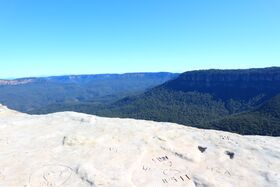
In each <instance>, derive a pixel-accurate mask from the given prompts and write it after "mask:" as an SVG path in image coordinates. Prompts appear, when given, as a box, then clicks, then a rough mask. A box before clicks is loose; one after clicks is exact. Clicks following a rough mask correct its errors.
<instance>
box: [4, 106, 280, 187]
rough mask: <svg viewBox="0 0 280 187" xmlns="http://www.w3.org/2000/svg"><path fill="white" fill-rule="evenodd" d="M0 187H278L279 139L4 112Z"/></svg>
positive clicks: (84, 117)
mask: <svg viewBox="0 0 280 187" xmlns="http://www.w3.org/2000/svg"><path fill="white" fill-rule="evenodd" d="M0 186H1V187H14V186H15V187H54V186H65V187H84V186H85V187H86V186H96V187H161V186H163V187H188V186H189V187H195V186H196V187H206V186H209V187H212V186H218V187H227V186H232V187H239V186H241V187H246V186H248V187H251V186H254V187H258V186H259V187H262V186H267V187H272V186H280V138H279V137H262V136H240V135H237V134H232V133H227V132H219V131H214V130H201V129H196V128H190V127H185V126H181V125H177V124H171V123H158V122H151V121H143V120H133V119H111V118H101V117H96V116H91V115H86V114H79V113H74V112H63V113H56V114H49V115H27V114H21V113H18V112H15V111H12V110H9V109H7V108H6V107H4V106H0Z"/></svg>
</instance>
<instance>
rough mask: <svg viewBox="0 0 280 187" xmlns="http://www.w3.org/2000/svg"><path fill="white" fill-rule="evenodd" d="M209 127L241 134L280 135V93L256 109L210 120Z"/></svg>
mask: <svg viewBox="0 0 280 187" xmlns="http://www.w3.org/2000/svg"><path fill="white" fill-rule="evenodd" d="M209 128H211V129H218V130H224V131H230V132H237V133H240V134H258V135H270V136H280V94H278V95H277V96H275V97H273V98H272V99H270V100H268V101H267V102H265V103H264V104H263V105H262V106H261V107H259V108H258V109H256V110H253V111H250V112H244V113H241V114H236V115H232V116H229V117H226V118H224V119H222V120H219V121H213V122H210V125H209Z"/></svg>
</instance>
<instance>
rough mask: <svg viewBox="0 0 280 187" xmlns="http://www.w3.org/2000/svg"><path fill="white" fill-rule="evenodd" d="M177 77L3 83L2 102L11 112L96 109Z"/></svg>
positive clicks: (108, 76)
mask: <svg viewBox="0 0 280 187" xmlns="http://www.w3.org/2000/svg"><path fill="white" fill-rule="evenodd" d="M177 75H178V74H176V73H168V72H159V73H127V74H97V75H69V76H52V77H38V78H22V79H14V80H3V81H2V84H0V102H1V103H3V104H5V105H7V106H8V107H10V108H12V109H16V110H18V111H22V112H29V113H33V112H36V111H38V110H40V109H41V108H42V107H46V106H48V105H52V104H58V103H60V104H82V103H91V104H94V105H97V104H103V103H110V102H113V101H116V100H118V99H121V98H123V97H125V96H129V95H134V94H139V93H142V92H144V91H146V89H149V88H152V87H154V86H157V85H160V84H162V83H164V82H166V81H168V80H170V79H173V78H175V77H176V76H177ZM0 83H1V81H0Z"/></svg>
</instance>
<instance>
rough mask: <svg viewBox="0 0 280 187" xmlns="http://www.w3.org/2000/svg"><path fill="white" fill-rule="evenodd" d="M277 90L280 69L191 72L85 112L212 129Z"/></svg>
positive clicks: (253, 132) (256, 106)
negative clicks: (217, 122) (135, 94)
mask: <svg viewBox="0 0 280 187" xmlns="http://www.w3.org/2000/svg"><path fill="white" fill-rule="evenodd" d="M278 93H280V68H264V69H248V70H203V71H192V72H186V73H183V74H181V75H180V76H179V77H178V78H176V79H174V80H171V81H168V82H166V83H164V84H163V85H161V86H158V87H156V88H154V89H151V90H149V91H148V92H146V93H144V94H142V95H139V96H135V97H128V98H125V99H122V100H120V101H118V102H116V103H114V104H112V105H110V106H108V107H106V108H103V109H100V110H92V111H91V110H90V108H88V111H84V112H87V113H94V114H98V115H103V116H111V117H129V118H136V119H148V120H155V121H168V122H176V123H181V124H185V125H191V126H196V127H202V128H209V127H210V128H211V125H212V124H211V125H210V126H209V124H210V122H212V121H217V120H221V119H223V118H224V117H227V116H230V115H232V114H236V113H240V112H245V111H251V110H255V109H256V108H258V107H259V106H260V105H261V104H263V103H264V102H265V101H266V100H268V99H270V98H271V97H273V96H275V95H276V94H278ZM220 124H221V125H222V122H221V123H220ZM212 127H213V126H212ZM217 128H218V127H217ZM220 129H222V128H220ZM227 130H228V131H233V130H232V129H229V128H228V129H227ZM235 132H239V133H246V134H255V133H257V132H259V131H248V132H243V131H242V130H241V129H238V130H236V131H235ZM267 132H268V131H267ZM257 134H258V133H257Z"/></svg>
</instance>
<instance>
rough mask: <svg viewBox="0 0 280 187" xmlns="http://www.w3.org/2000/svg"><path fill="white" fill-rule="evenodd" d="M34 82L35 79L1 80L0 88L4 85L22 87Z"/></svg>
mask: <svg viewBox="0 0 280 187" xmlns="http://www.w3.org/2000/svg"><path fill="white" fill-rule="evenodd" d="M31 82H33V79H15V80H0V86H3V85H5V86H6V85H20V84H27V83H31Z"/></svg>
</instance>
